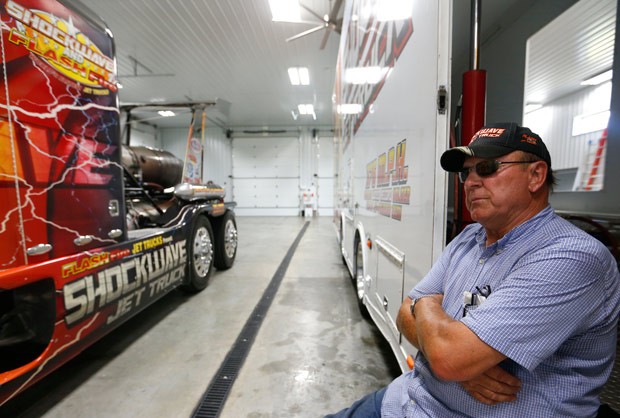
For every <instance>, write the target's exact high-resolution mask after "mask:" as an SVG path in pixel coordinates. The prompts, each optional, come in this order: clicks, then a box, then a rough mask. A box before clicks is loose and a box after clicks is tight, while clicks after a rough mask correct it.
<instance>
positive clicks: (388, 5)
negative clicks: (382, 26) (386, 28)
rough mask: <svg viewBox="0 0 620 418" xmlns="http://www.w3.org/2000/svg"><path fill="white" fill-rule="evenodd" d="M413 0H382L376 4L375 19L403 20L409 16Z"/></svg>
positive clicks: (384, 20)
mask: <svg viewBox="0 0 620 418" xmlns="http://www.w3.org/2000/svg"><path fill="white" fill-rule="evenodd" d="M412 10H413V0H382V1H379V2H378V3H377V5H376V11H377V20H378V21H379V22H387V21H390V20H405V19H409V18H410V17H411V12H412Z"/></svg>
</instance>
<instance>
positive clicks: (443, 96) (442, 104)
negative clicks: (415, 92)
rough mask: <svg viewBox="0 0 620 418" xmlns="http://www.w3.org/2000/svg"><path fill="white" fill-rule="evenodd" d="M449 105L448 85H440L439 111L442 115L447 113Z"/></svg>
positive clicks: (438, 92)
mask: <svg viewBox="0 0 620 418" xmlns="http://www.w3.org/2000/svg"><path fill="white" fill-rule="evenodd" d="M447 107H448V90H446V86H439V90H437V112H439V114H440V115H445V114H446V108H447Z"/></svg>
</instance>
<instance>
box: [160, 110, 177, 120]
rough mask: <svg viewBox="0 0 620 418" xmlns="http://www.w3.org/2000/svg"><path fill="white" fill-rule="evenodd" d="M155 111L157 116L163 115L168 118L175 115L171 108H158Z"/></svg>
mask: <svg viewBox="0 0 620 418" xmlns="http://www.w3.org/2000/svg"><path fill="white" fill-rule="evenodd" d="M157 113H159V116H163V117H165V118H169V117H171V116H174V115H175V113H174V112H173V111H172V110H160V111H159V112H157Z"/></svg>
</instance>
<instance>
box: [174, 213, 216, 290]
mask: <svg viewBox="0 0 620 418" xmlns="http://www.w3.org/2000/svg"><path fill="white" fill-rule="evenodd" d="M187 255H188V256H187V276H188V277H187V282H186V283H185V284H183V285H182V286H181V288H182V289H183V290H185V291H186V292H190V293H197V292H200V291H201V290H203V289H204V288H205V287H207V284H208V283H209V278H210V277H211V273H212V272H213V230H212V229H211V224H210V223H209V220H208V219H207V218H206V217H205V216H198V217H197V218H196V219H195V220H194V225H193V227H192V233H191V238H190V241H189V248H188V254H187Z"/></svg>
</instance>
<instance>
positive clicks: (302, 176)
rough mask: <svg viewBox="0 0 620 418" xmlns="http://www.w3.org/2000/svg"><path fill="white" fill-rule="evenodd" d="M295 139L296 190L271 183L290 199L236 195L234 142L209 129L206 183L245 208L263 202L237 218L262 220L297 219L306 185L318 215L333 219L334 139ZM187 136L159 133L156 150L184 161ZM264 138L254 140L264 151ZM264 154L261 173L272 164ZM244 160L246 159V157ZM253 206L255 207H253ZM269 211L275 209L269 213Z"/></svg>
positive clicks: (306, 134)
mask: <svg viewBox="0 0 620 418" xmlns="http://www.w3.org/2000/svg"><path fill="white" fill-rule="evenodd" d="M294 135H296V136H295V137H293V138H292V140H293V141H295V143H296V145H298V146H297V149H298V150H297V151H296V152H295V157H294V158H295V161H292V163H293V164H294V166H295V167H297V168H296V169H295V173H294V175H291V176H289V177H295V178H294V179H293V180H291V179H286V182H288V183H290V182H291V181H294V187H284V186H290V184H287V185H285V184H284V183H283V182H284V181H285V180H284V179H280V180H279V179H278V178H277V176H276V175H274V176H272V177H273V179H271V180H270V181H271V183H273V184H272V186H273V187H272V188H273V189H274V190H275V189H276V188H278V189H286V190H287V191H286V193H287V195H291V196H280V194H277V193H273V196H272V197H273V199H271V201H268V196H266V193H265V192H262V193H261V197H260V199H258V200H257V198H256V197H254V194H252V195H250V194H249V193H250V191H251V190H250V189H248V188H247V187H237V188H235V190H234V191H233V186H234V179H233V178H232V176H233V171H234V169H233V161H234V158H233V138H227V136H226V132H225V131H224V130H222V129H221V128H219V127H217V126H211V127H209V126H207V130H206V135H205V142H206V144H205V150H206V152H205V155H204V172H205V176H204V178H205V180H212V181H213V182H215V183H216V184H219V185H220V186H222V187H224V189H225V190H226V200H233V199H234V200H238V201H239V202H238V203H242V204H246V205H250V203H251V202H255V203H256V202H260V205H261V208H260V210H258V211H256V210H254V211H253V210H251V208H250V207H248V208H242V207H238V210H237V214H238V215H239V216H244V215H257V214H258V215H262V216H298V215H299V214H300V210H299V208H298V202H299V194H298V192H299V188H300V187H302V186H306V185H307V186H315V187H316V188H317V193H318V215H321V216H323V215H324V216H331V215H332V214H333V205H334V204H333V200H334V199H333V195H334V191H333V184H334V151H333V135H332V133H331V132H330V131H327V130H322V131H321V130H319V131H316V132H313V130H312V129H301V130H299V131H298V133H296V134H294ZM187 136H188V129H185V128H175V129H160V130H159V137H160V138H161V140H160V144H161V145H159V146H157V148H162V149H165V150H167V151H169V152H171V153H172V154H174V155H175V156H177V157H178V158H181V159H183V158H184V156H185V147H186V144H187ZM233 136H234V134H233ZM263 138H264V137H256V138H252V140H253V141H255V142H256V146H257V147H258V148H260V147H261V145H262V146H263V148H264V147H266V146H267V145H266V144H268V143H270V142H272V141H261V139H263ZM244 140H245V141H244V142H247V141H248V140H249V139H248V138H244ZM132 143H133V142H132ZM271 145H273V144H271ZM149 146H150V145H149ZM239 150H240V148H238V152H239ZM263 151H265V152H258V153H257V154H262V155H264V156H263V157H261V158H264V159H263V160H262V161H258V164H259V165H260V166H259V167H258V169H262V168H261V167H262V166H264V165H267V164H271V163H273V161H272V160H271V159H270V157H269V155H270V154H269V152H267V151H268V150H267V149H264V150H263ZM245 156H246V157H247V155H245ZM239 157H241V156H239ZM272 165H273V164H272ZM246 168H247V167H246ZM263 168H264V167H263ZM244 170H245V168H244ZM246 174H247V173H246ZM248 175H249V174H248ZM252 175H253V174H252ZM244 176H245V174H244ZM246 183H247V181H246ZM239 186H241V184H239ZM276 186H277V187H276ZM291 190H292V191H291ZM276 196H277V198H276ZM265 199H267V200H265ZM284 201H286V204H285V206H286V207H287V208H286V209H285V208H282V207H280V208H278V207H277V206H282V202H284ZM253 205H254V203H252V205H250V206H253ZM270 207H272V208H274V209H273V210H272V209H269V208H270Z"/></svg>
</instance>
